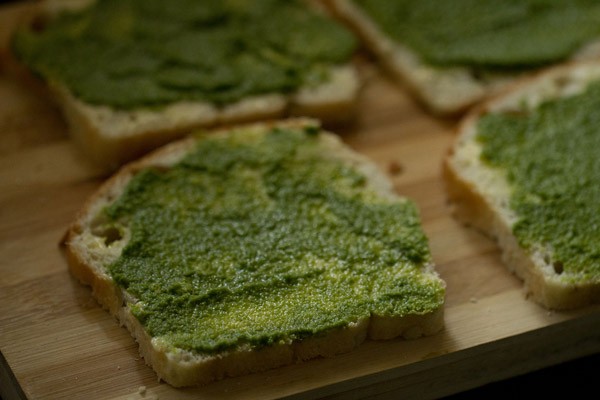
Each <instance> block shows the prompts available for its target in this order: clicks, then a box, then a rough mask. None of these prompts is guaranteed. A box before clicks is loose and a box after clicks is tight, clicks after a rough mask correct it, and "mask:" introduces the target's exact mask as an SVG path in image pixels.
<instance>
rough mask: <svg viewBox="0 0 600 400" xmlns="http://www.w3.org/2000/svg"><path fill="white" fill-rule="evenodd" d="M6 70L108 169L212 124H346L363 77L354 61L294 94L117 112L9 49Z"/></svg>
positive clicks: (45, 4)
mask: <svg viewBox="0 0 600 400" xmlns="http://www.w3.org/2000/svg"><path fill="white" fill-rule="evenodd" d="M93 2H94V0H69V1H58V0H46V1H42V2H40V3H38V4H37V7H32V8H31V10H30V12H28V13H26V14H25V15H23V20H22V21H21V23H20V24H19V26H20V27H21V28H23V29H32V27H35V26H36V25H39V24H40V21H44V20H46V19H49V18H52V17H53V16H55V15H57V14H59V13H60V12H62V11H64V10H73V9H80V8H84V7H86V6H88V5H90V4H92V3H93ZM5 58H6V60H5V61H6V64H7V69H8V70H9V71H12V72H13V73H14V74H15V76H17V77H19V79H21V80H23V81H24V82H27V83H28V84H29V85H30V86H32V87H35V90H36V91H38V92H39V93H43V94H44V95H45V96H46V97H48V98H49V99H50V100H51V101H53V102H54V103H55V104H56V105H57V106H58V107H59V108H60V110H61V112H62V113H63V115H64V117H65V119H66V121H67V123H68V126H69V134H70V135H71V137H72V138H73V140H74V141H75V142H76V143H77V144H78V146H79V147H80V148H81V149H82V150H83V152H84V153H85V154H86V156H87V157H88V158H89V159H90V160H91V161H93V162H94V163H95V164H97V165H99V166H103V167H105V168H106V169H107V171H114V170H116V169H117V168H118V167H119V166H120V165H122V164H124V163H125V162H127V161H131V160H134V159H136V158H137V157H139V156H141V155H143V154H145V153H147V152H149V151H150V150H152V149H155V148H157V147H159V146H161V145H163V144H166V143H168V142H170V141H172V140H175V139H179V138H181V137H183V136H185V134H186V133H189V132H190V131H192V130H195V129H198V128H213V127H218V126H227V125H232V124H238V123H243V122H251V121H262V120H270V119H276V118H281V117H284V116H307V117H313V118H319V119H321V120H322V121H323V123H326V124H339V123H346V122H349V121H351V120H352V119H353V117H354V116H355V112H354V111H355V109H356V107H357V102H358V97H359V93H360V90H361V80H360V77H359V74H358V71H357V70H356V67H355V66H354V65H353V64H352V63H351V62H350V61H349V62H348V63H346V64H343V65H336V66H333V67H331V68H330V69H329V71H328V73H329V79H328V81H327V82H324V83H323V84H320V85H317V86H314V87H301V88H299V89H298V90H297V91H296V92H293V93H285V94H284V93H266V94H262V95H253V96H248V97H246V98H243V99H240V100H238V101H236V102H233V103H230V104H226V105H224V106H222V107H220V106H216V105H214V104H212V103H209V102H201V101H180V102H175V103H172V104H169V105H167V106H165V107H163V108H162V109H161V110H160V111H157V110H152V109H148V108H140V109H134V110H118V109H115V108H112V107H109V106H103V105H94V104H89V103H86V102H84V101H82V100H80V99H78V98H77V97H76V96H75V95H74V94H73V93H72V92H70V90H69V89H68V88H67V87H66V86H64V85H63V84H61V83H60V82H46V81H43V80H42V79H40V78H39V77H37V76H35V75H34V74H33V73H32V72H31V71H30V70H29V68H27V66H25V65H23V64H22V63H21V62H20V61H19V60H18V59H17V57H16V56H15V55H14V54H13V53H12V52H11V51H9V52H8V54H5Z"/></svg>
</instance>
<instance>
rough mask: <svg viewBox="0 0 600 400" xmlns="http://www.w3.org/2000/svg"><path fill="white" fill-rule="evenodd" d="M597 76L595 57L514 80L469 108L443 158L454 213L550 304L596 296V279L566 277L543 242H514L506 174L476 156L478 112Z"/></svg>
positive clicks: (535, 100) (512, 105)
mask: <svg viewBox="0 0 600 400" xmlns="http://www.w3.org/2000/svg"><path fill="white" fill-rule="evenodd" d="M599 78H600V63H599V62H586V63H572V64H570V65H564V66H560V67H555V68H553V69H551V70H548V71H544V72H541V73H539V74H538V75H536V76H535V77H531V78H528V79H524V80H522V81H519V82H517V83H515V84H513V86H512V87H511V88H510V90H507V91H506V92H505V93H503V94H502V95H499V96H498V97H496V98H494V99H491V100H489V101H488V102H486V103H485V104H483V105H480V106H479V107H477V109H475V110H473V111H472V112H471V113H470V114H469V115H468V116H467V117H466V118H464V119H463V121H462V122H461V124H460V125H459V127H458V128H457V137H456V140H455V143H454V145H453V147H452V148H451V149H450V152H449V154H448V156H447V157H446V158H445V160H444V163H443V176H444V180H445V184H446V191H447V196H448V199H449V201H450V203H451V205H452V209H453V213H454V215H455V217H456V218H457V219H458V220H460V221H462V222H464V223H465V224H467V225H470V226H472V227H474V228H476V229H478V230H480V231H482V232H483V233H485V234H486V235H488V236H490V237H491V238H492V239H494V240H495V241H497V243H498V246H499V247H500V249H501V251H502V259H503V261H504V263H505V265H506V266H507V267H508V269H509V270H510V271H511V272H513V273H514V274H515V275H516V276H518V277H519V278H520V279H522V280H523V282H524V286H525V289H526V291H527V293H528V294H530V295H531V296H532V298H533V300H535V301H536V302H537V303H539V304H541V305H543V306H544V307H546V308H549V309H560V310H562V309H572V308H577V307H583V306H586V305H589V304H593V303H598V302H600V282H597V281H580V282H577V283H575V282H566V281H565V280H564V279H561V275H560V274H559V273H557V272H556V271H555V270H554V268H553V266H552V265H550V264H549V263H548V262H547V261H545V260H546V259H548V258H546V257H545V249H544V248H543V246H542V245H540V247H539V248H537V249H534V250H530V251H528V250H525V249H523V248H522V247H521V246H519V244H518V242H517V239H516V238H515V237H514V235H513V233H512V226H513V224H514V222H515V220H516V216H515V215H514V213H513V212H512V211H511V209H510V208H509V198H510V193H511V189H510V185H509V183H508V181H507V179H506V177H505V176H504V175H503V174H502V173H501V172H499V171H498V170H494V169H492V168H489V167H487V166H486V165H485V164H483V163H482V162H481V160H480V151H481V147H480V146H479V145H478V144H477V142H476V140H475V135H476V133H477V131H476V125H477V121H478V120H479V118H481V117H482V116H483V115H485V114H487V113H489V112H495V111H502V110H509V111H510V110H511V109H518V108H519V107H521V106H522V105H523V104H526V105H527V106H528V107H535V106H536V105H537V104H539V103H540V102H542V101H544V100H548V99H552V98H557V97H560V96H566V95H570V94H574V93H577V92H579V91H581V90H583V88H585V86H586V84H587V82H589V81H590V80H592V79H599Z"/></svg>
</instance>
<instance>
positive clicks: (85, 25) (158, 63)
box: [13, 0, 356, 109]
mask: <svg viewBox="0 0 600 400" xmlns="http://www.w3.org/2000/svg"><path fill="white" fill-rule="evenodd" d="M355 46H356V42H355V39H354V37H353V36H352V35H351V34H350V33H349V32H348V31H347V30H345V29H344V28H342V27H341V26H340V25H339V24H337V23H335V22H333V21H331V20H329V19H326V18H325V17H323V16H321V15H318V14H317V13H315V12H313V11H309V10H308V8H307V7H306V6H305V5H304V4H302V2H301V1H290V0H260V1H259V0H245V1H244V0H228V1H217V0H211V1H197V0H169V1H163V0H99V1H97V2H96V3H95V5H93V6H91V7H90V8H87V9H85V10H83V11H80V12H77V13H73V12H70V13H64V14H62V15H61V16H60V17H58V18H57V19H55V20H53V21H50V22H49V23H48V24H47V26H45V27H44V29H43V30H41V31H39V32H37V31H34V30H23V31H20V32H19V34H18V35H17V36H16V38H15V41H14V42H13V48H14V50H15V53H16V54H17V55H18V57H20V58H21V59H22V60H23V61H24V62H25V63H26V64H28V65H29V66H30V67H31V68H32V69H33V70H34V71H36V72H37V73H38V74H40V75H41V76H42V77H43V78H45V79H47V80H49V81H58V82H63V83H64V84H66V86H67V87H68V88H69V89H70V90H71V91H72V92H73V93H74V94H75V95H76V96H77V97H78V98H80V99H82V100H84V101H86V102H89V103H92V104H104V105H110V106H113V107H115V108H119V109H131V108H136V107H143V106H161V105H165V104H167V103H170V102H173V101H178V100H193V101H210V102H214V103H217V104H224V103H229V102H233V101H236V100H238V99H240V98H242V97H244V96H248V95H253V94H262V93H272V92H284V93H285V92H290V91H293V90H295V89H297V88H298V87H300V86H304V85H315V84H318V83H321V82H323V81H324V80H325V79H327V71H328V68H329V67H330V66H331V65H333V64H340V63H344V62H347V61H348V60H349V57H350V56H351V54H352V52H353V51H354V48H355Z"/></svg>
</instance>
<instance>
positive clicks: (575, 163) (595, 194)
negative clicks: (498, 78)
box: [477, 82, 600, 281]
mask: <svg viewBox="0 0 600 400" xmlns="http://www.w3.org/2000/svg"><path fill="white" fill-rule="evenodd" d="M598 110H600V83H598V82H596V83H593V84H590V85H589V87H588V88H587V90H586V91H585V92H583V93H581V94H577V95H573V96H571V97H565V98H559V99H555V100H551V101H547V102H545V103H542V104H541V105H539V106H537V107H536V108H535V109H533V110H527V109H524V110H523V111H522V112H511V113H493V114H488V115H485V116H484V117H483V118H481V120H480V122H479V125H478V137H477V139H478V140H479V141H480V143H481V144H482V146H483V151H482V155H481V157H482V159H483V160H484V162H486V163H488V164H489V165H491V166H493V167H498V168H501V169H502V170H504V171H506V176H507V179H508V181H509V182H510V184H511V185H512V188H513V193H512V196H511V198H510V207H511V208H512V209H513V210H514V212H515V213H516V215H517V217H518V220H517V222H516V223H515V224H514V227H513V231H514V234H515V236H516V237H517V238H518V240H519V243H520V245H521V246H523V247H524V248H526V249H529V250H531V251H534V250H536V249H537V247H538V246H540V245H541V246H544V248H546V249H549V251H550V252H551V259H550V260H546V261H547V262H549V263H551V264H552V265H553V266H554V269H555V271H556V272H557V273H558V274H562V276H563V277H564V279H565V280H566V281H569V280H572V281H577V280H580V279H592V280H600V157H599V153H598V150H599V149H600V113H598Z"/></svg>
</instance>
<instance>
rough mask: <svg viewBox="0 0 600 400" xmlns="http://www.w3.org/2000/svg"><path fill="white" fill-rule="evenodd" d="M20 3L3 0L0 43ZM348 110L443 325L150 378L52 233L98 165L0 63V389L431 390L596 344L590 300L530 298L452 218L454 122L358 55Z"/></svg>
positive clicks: (454, 387) (343, 393) (347, 130)
mask: <svg viewBox="0 0 600 400" xmlns="http://www.w3.org/2000/svg"><path fill="white" fill-rule="evenodd" d="M26 7H27V6H22V5H17V6H15V5H13V6H9V7H7V6H4V7H2V8H0V44H1V45H2V46H3V47H4V46H5V45H6V42H7V37H8V32H9V31H10V30H11V27H12V26H13V25H14V23H15V21H16V20H17V19H16V17H17V16H18V15H19V14H20V13H21V12H22V11H23V10H24V9H25V8H26ZM361 71H362V74H363V75H364V77H365V87H364V90H363V92H362V96H361V104H360V108H359V111H360V112H359V113H358V115H357V120H356V122H355V123H354V124H352V125H351V126H346V127H340V128H338V129H336V130H335V131H336V132H337V133H339V134H340V135H341V136H342V138H343V139H344V140H345V141H346V142H347V143H348V144H349V145H350V146H352V147H353V148H354V149H356V150H357V151H359V152H361V153H363V154H365V155H367V156H368V157H370V158H372V159H373V160H375V161H376V162H377V164H378V165H379V166H380V167H381V169H382V170H384V171H386V173H388V175H389V177H390V179H392V181H393V182H394V185H395V188H396V190H397V192H398V193H400V194H402V195H405V196H408V197H411V198H412V199H414V200H415V201H416V202H417V204H418V205H419V208H420V210H421V215H422V219H423V224H424V228H425V230H426V232H427V234H428V235H429V238H430V245H431V249H432V252H433V257H434V259H435V261H436V264H437V269H438V271H439V273H440V274H441V276H442V278H444V279H445V281H446V283H447V285H448V289H447V299H446V315H445V321H446V329H445V330H444V331H443V332H442V333H440V334H438V335H435V336H432V337H428V338H424V339H418V340H413V341H403V340H392V341H385V342H374V341H369V342H366V343H364V344H363V345H361V346H360V347H359V348H358V349H357V350H355V351H353V352H351V353H347V354H344V355H340V356H338V357H335V358H331V359H318V360H313V361H309V362H305V363H302V364H296V365H291V366H287V367H283V368H279V369H275V370H272V371H268V372H264V373H259V374H253V375H248V376H244V377H240V378H234V379H226V380H223V381H221V382H217V383H214V384H211V385H208V386H206V387H202V388H191V389H183V390H177V389H174V388H172V387H170V386H169V385H167V384H164V383H161V382H158V381H157V379H156V376H155V374H154V372H153V371H152V370H151V369H150V368H149V367H147V366H146V365H145V364H144V361H143V359H140V357H139V355H138V351H137V345H136V344H135V343H134V341H133V339H132V338H131V336H130V335H129V333H128V332H127V331H126V330H125V329H124V328H121V327H119V325H118V324H117V322H116V321H115V320H114V319H113V318H112V317H110V316H109V315H108V313H106V312H105V311H104V310H102V309H101V308H100V307H99V306H98V304H97V303H96V302H95V301H94V300H93V299H92V297H91V293H90V290H89V289H88V288H86V287H83V286H81V285H80V284H79V283H78V282H76V281H75V279H73V278H72V277H71V276H70V275H69V273H68V271H67V266H66V263H65V260H64V259H63V257H62V254H61V251H60V248H59V242H60V240H61V237H62V235H63V233H64V232H65V229H66V227H67V225H68V224H69V222H70V221H71V220H72V219H73V218H74V216H75V214H76V212H77V210H78V209H79V208H80V207H81V206H82V204H83V202H84V201H85V199H86V198H87V197H88V196H89V195H90V194H91V193H92V192H93V191H94V190H95V189H96V188H97V187H98V186H99V185H100V183H101V182H102V181H103V180H104V179H105V178H106V176H105V175H104V174H103V173H102V172H101V171H100V170H98V169H97V168H95V167H94V166H92V165H90V164H88V163H87V161H86V160H85V158H84V157H83V156H82V155H81V154H80V153H79V151H78V149H77V148H75V147H74V146H73V145H72V143H71V142H70V141H69V138H68V136H67V134H66V126H65V124H64V122H63V120H62V118H61V116H60V114H59V113H58V112H57V111H56V110H55V109H54V108H53V107H52V105H51V104H50V103H49V102H48V101H46V100H45V99H43V98H39V97H38V96H36V95H35V94H33V93H31V92H30V91H29V90H28V89H27V88H26V87H25V86H22V85H21V84H20V83H19V82H17V81H15V80H14V78H11V77H10V76H8V75H7V74H6V73H4V72H2V71H0V135H2V136H1V137H2V138H1V140H0V351H1V355H2V357H1V359H0V389H1V391H0V394H1V395H2V396H3V397H4V398H5V400H6V399H7V398H10V397H19V396H21V397H24V396H26V397H28V398H31V399H45V398H52V399H54V398H68V399H90V398H103V399H151V398H160V399H188V398H190V399H191V398H205V399H212V398H224V399H227V398H251V399H269V398H276V397H285V396H291V397H302V398H312V397H324V396H330V397H342V398H348V397H367V396H372V397H381V398H385V397H391V398H396V397H399V396H400V395H405V396H418V397H419V398H434V397H440V396H444V395H448V394H451V393H455V392H457V391H461V390H465V389H469V388H472V387H475V386H478V385H482V384H484V383H487V382H490V381H494V380H499V379H504V378H507V377H510V376H514V375H517V374H520V373H524V372H528V371H531V370H534V369H537V368H541V367H544V366H548V365H552V364H555V363H558V362H561V361H565V360H568V359H572V358H576V357H581V356H584V355H588V354H591V353H595V352H599V351H600V312H599V311H600V308H599V307H590V308H586V309H582V310H578V311H573V312H564V313H563V312H561V313H559V312H549V311H547V310H544V309H543V308H541V307H539V306H537V305H536V304H534V303H532V302H531V301H529V300H528V299H527V298H526V296H525V294H524V292H523V291H522V288H521V283H520V282H519V281H518V280H517V279H516V278H515V277H514V276H512V275H511V274H510V273H509V272H507V270H506V269H505V268H504V266H503V265H502V263H501V260H500V258H499V252H498V250H497V249H496V247H495V245H494V243H493V242H491V241H490V240H488V239H486V238H485V237H483V236H481V235H480V234H479V233H477V232H474V231H472V230H470V229H468V228H465V227H463V226H461V225H460V224H458V223H457V222H455V221H454V220H453V219H452V216H451V214H450V210H449V208H448V206H447V205H446V203H445V197H444V188H443V183H442V181H441V178H440V169H441V161H442V158H443V157H444V155H445V154H446V152H447V151H448V148H449V146H450V144H451V142H452V140H453V136H454V133H453V129H454V127H455V126H456V122H457V121H456V120H441V119H436V118H433V117H432V116H430V115H428V114H427V113H425V112H424V111H423V110H422V109H420V108H419V107H418V106H417V105H416V104H415V103H414V102H413V101H412V100H411V99H410V97H409V96H408V95H407V94H406V92H405V90H404V88H402V87H400V86H397V85H395V84H392V83H390V82H389V81H388V80H386V78H385V77H384V76H382V75H381V74H380V73H379V72H378V71H377V70H376V69H375V67H374V66H373V65H372V64H370V63H369V62H363V63H362V66H361Z"/></svg>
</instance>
